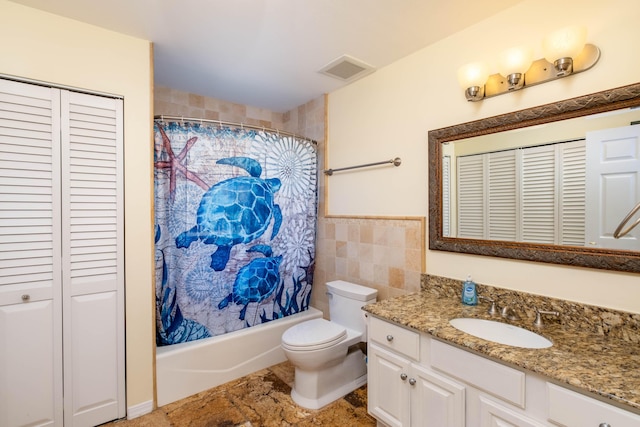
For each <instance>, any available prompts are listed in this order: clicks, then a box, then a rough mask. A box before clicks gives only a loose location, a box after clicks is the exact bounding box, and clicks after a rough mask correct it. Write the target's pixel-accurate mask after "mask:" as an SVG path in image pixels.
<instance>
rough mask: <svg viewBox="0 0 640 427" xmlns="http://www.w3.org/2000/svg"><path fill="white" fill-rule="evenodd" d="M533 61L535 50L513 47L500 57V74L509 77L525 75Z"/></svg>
mask: <svg viewBox="0 0 640 427" xmlns="http://www.w3.org/2000/svg"><path fill="white" fill-rule="evenodd" d="M532 61H533V49H531V48H529V47H526V46H518V47H512V48H510V49H507V50H505V51H503V52H502V53H501V54H500V56H499V57H498V72H499V73H500V74H501V75H502V76H503V77H507V76H509V75H510V74H516V73H519V74H524V73H525V72H526V71H527V70H528V69H529V67H530V66H531V62H532Z"/></svg>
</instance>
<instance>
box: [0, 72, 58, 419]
mask: <svg viewBox="0 0 640 427" xmlns="http://www.w3.org/2000/svg"><path fill="white" fill-rule="evenodd" d="M59 107H60V102H59V91H58V90H56V89H50V88H46V87H41V86H34V85H28V84H24V83H18V82H12V81H8V80H0V425H2V426H8V427H11V426H22V425H43V426H48V425H62V312H61V309H62V304H61V270H60V246H59V243H58V242H59V241H60V213H59V212H60V192H59V188H60V178H59V177H60V126H59V125H60V123H59V121H60V119H59V117H60V111H59Z"/></svg>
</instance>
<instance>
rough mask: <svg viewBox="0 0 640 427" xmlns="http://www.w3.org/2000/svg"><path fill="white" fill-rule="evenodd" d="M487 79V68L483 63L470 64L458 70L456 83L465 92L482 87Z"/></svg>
mask: <svg viewBox="0 0 640 427" xmlns="http://www.w3.org/2000/svg"><path fill="white" fill-rule="evenodd" d="M488 77H489V67H488V66H487V65H486V64H485V63H483V62H472V63H470V64H466V65H463V66H462V67H460V68H459V69H458V82H459V83H460V87H462V88H463V89H465V90H466V89H468V88H470V87H475V86H478V87H482V86H484V84H485V82H486V81H487V78H488Z"/></svg>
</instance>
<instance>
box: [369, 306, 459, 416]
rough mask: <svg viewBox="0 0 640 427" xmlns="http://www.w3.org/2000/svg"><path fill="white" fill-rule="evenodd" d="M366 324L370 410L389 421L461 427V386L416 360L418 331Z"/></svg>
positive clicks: (374, 319)
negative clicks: (367, 333) (368, 327)
mask: <svg viewBox="0 0 640 427" xmlns="http://www.w3.org/2000/svg"><path fill="white" fill-rule="evenodd" d="M369 324H370V326H371V324H374V327H373V328H371V329H369V331H370V335H369V348H368V350H369V351H368V361H369V362H368V363H369V365H368V366H369V374H368V383H369V385H368V390H369V396H368V405H369V412H370V413H371V414H372V415H374V416H375V417H376V418H377V419H378V420H380V421H381V422H383V423H385V424H386V425H388V426H393V427H401V426H423V427H463V426H464V425H465V424H464V413H465V412H464V392H465V390H464V386H463V385H462V384H460V383H458V382H456V381H454V380H451V379H449V378H446V377H444V376H442V375H440V374H438V373H436V372H434V371H432V370H430V369H428V368H427V367H426V366H423V365H421V364H420V363H419V362H420V353H421V349H420V343H421V340H420V334H418V333H417V332H414V331H410V330H408V329H405V328H402V327H400V326H396V325H392V324H390V323H387V322H384V321H381V320H379V319H376V318H371V319H370V323H369Z"/></svg>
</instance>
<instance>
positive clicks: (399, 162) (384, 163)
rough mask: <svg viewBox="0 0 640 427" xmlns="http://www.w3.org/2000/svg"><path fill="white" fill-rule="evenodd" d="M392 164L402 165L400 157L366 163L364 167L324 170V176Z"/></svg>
mask: <svg viewBox="0 0 640 427" xmlns="http://www.w3.org/2000/svg"><path fill="white" fill-rule="evenodd" d="M390 163H393V165H394V166H400V164H401V163H402V160H400V157H396V158H395V159H391V160H385V161H383V162H375V163H367V164H364V165H357V166H347V167H344V168H338V169H326V170H325V171H324V173H325V175H329V176H331V175H333V173H334V172H339V171H346V170H349V169H358V168H366V167H369V166H378V165H386V164H390Z"/></svg>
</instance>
